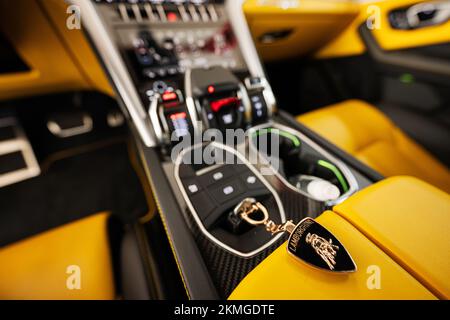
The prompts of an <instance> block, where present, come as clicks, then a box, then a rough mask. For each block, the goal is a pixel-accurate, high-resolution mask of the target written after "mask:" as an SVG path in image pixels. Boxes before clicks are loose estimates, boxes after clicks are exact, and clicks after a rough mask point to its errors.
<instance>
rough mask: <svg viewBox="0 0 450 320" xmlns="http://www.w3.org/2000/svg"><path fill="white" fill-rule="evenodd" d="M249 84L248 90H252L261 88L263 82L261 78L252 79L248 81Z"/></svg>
mask: <svg viewBox="0 0 450 320" xmlns="http://www.w3.org/2000/svg"><path fill="white" fill-rule="evenodd" d="M248 84H249V85H250V86H249V88H248V89H251V88H252V87H255V86H260V85H261V84H262V80H261V78H260V77H251V78H249V79H248Z"/></svg>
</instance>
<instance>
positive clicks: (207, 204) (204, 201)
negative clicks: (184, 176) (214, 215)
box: [190, 192, 216, 221]
mask: <svg viewBox="0 0 450 320" xmlns="http://www.w3.org/2000/svg"><path fill="white" fill-rule="evenodd" d="M190 199H191V203H192V205H193V206H194V209H195V211H196V212H197V215H198V216H199V218H200V220H202V221H204V220H206V219H207V218H208V216H209V215H210V214H211V212H212V211H213V210H214V209H215V208H216V205H215V203H214V200H213V199H211V198H210V197H209V196H208V195H207V194H206V193H205V192H199V193H197V194H196V195H194V196H192V197H191V198H190Z"/></svg>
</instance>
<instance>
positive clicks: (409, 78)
mask: <svg viewBox="0 0 450 320" xmlns="http://www.w3.org/2000/svg"><path fill="white" fill-rule="evenodd" d="M414 81H415V79H414V76H413V75H412V74H411V73H404V74H402V75H401V76H400V82H402V83H404V84H412V83H414Z"/></svg>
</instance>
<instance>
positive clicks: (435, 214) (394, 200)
mask: <svg viewBox="0 0 450 320" xmlns="http://www.w3.org/2000/svg"><path fill="white" fill-rule="evenodd" d="M333 211H334V212H336V213H338V214H339V215H340V216H342V217H343V218H344V219H346V220H347V221H348V222H350V223H351V224H352V225H353V226H355V227H356V228H357V229H358V230H359V231H361V232H362V233H363V234H364V235H365V236H366V237H367V238H368V239H370V240H371V241H372V242H373V243H375V244H376V245H377V246H378V247H379V248H380V249H381V250H383V251H384V252H386V253H387V254H388V255H389V256H390V257H391V258H392V259H393V260H395V261H396V262H397V263H398V264H399V265H401V266H402V267H403V268H404V269H405V270H406V271H408V272H409V273H410V274H411V275H413V276H414V278H416V279H417V280H419V281H420V283H422V284H423V285H424V286H425V287H426V288H428V289H429V290H430V291H431V292H432V293H433V294H435V295H436V296H437V297H439V298H442V299H450V278H449V276H448V272H449V270H450V233H449V232H448V225H449V222H450V215H449V214H450V195H449V194H447V193H445V192H443V191H441V190H439V189H437V188H435V187H433V186H431V185H429V184H427V183H425V182H423V181H420V180H418V179H416V178H412V177H392V178H389V179H385V180H383V181H381V182H378V183H377V184H375V185H373V186H370V187H369V188H366V189H364V190H362V191H360V192H358V193H356V194H355V195H353V196H351V197H350V198H348V199H347V200H346V201H344V202H343V203H341V204H339V205H337V206H335V207H334V208H333Z"/></svg>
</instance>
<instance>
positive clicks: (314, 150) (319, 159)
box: [249, 127, 354, 202]
mask: <svg viewBox="0 0 450 320" xmlns="http://www.w3.org/2000/svg"><path fill="white" fill-rule="evenodd" d="M249 138H250V145H251V146H252V147H253V148H255V149H256V150H257V151H258V153H259V154H260V155H262V156H263V157H264V158H265V159H266V160H269V163H272V164H273V163H277V166H276V167H277V168H275V167H274V166H272V168H273V170H275V172H276V173H277V174H278V175H279V176H280V177H281V178H282V180H284V182H285V183H286V184H287V185H288V186H290V187H291V188H293V189H294V190H296V191H299V192H301V193H303V194H306V195H307V196H309V197H311V198H313V199H315V200H318V201H324V202H327V201H336V200H338V199H340V198H342V197H343V195H345V194H348V193H349V192H350V191H351V190H350V189H351V185H350V183H349V174H348V173H347V175H346V174H344V173H343V165H342V164H341V163H338V162H339V161H337V160H335V159H332V157H331V156H330V155H328V154H327V153H326V152H325V151H324V150H322V149H321V148H320V147H318V146H317V145H314V143H313V142H311V141H310V140H309V139H307V138H306V137H302V135H301V134H300V133H297V132H293V130H291V129H288V128H286V129H284V128H277V127H266V128H260V129H255V130H254V131H253V132H251V134H250V137H249ZM347 171H348V169H347ZM348 172H349V171H348ZM351 178H353V177H351ZM353 180H354V178H353Z"/></svg>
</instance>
